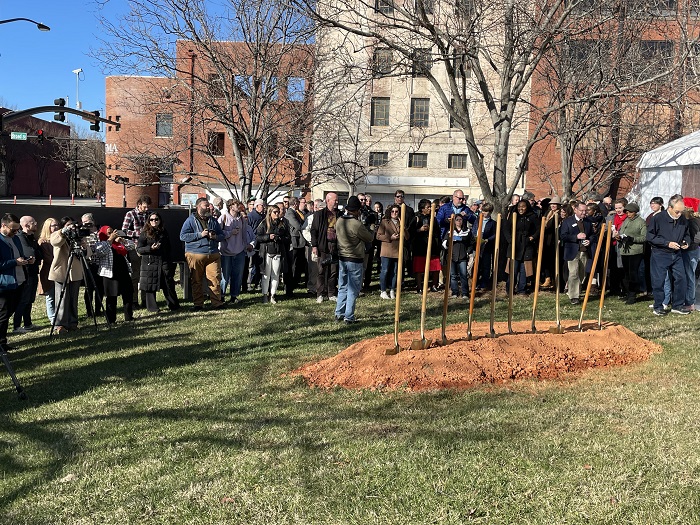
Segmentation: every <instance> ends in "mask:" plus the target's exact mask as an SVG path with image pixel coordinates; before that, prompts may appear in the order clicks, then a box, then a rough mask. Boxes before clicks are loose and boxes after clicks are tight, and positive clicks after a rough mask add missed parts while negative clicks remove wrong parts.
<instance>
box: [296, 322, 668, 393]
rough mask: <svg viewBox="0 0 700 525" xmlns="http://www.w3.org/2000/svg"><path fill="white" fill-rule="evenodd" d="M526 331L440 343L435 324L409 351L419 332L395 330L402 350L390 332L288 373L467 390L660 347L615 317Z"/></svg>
mask: <svg viewBox="0 0 700 525" xmlns="http://www.w3.org/2000/svg"><path fill="white" fill-rule="evenodd" d="M538 325H539V327H540V329H539V330H538V331H537V333H534V334H533V333H529V332H528V330H529V329H530V323H529V322H515V323H513V325H512V327H513V332H514V333H512V334H510V333H508V328H507V324H506V323H496V325H495V331H496V333H497V337H495V338H492V337H489V336H488V334H489V325H488V323H479V324H476V323H474V324H473V325H472V339H471V340H468V339H467V325H466V324H455V325H451V326H448V327H447V329H446V336H447V339H448V341H447V343H448V344H446V345H440V344H439V343H440V342H441V340H442V335H441V330H440V329H437V330H431V331H429V332H426V334H425V335H426V339H427V340H428V341H430V344H429V346H428V347H427V348H426V349H424V350H411V342H412V341H414V340H420V334H419V333H418V332H411V331H408V332H403V333H401V334H399V346H400V347H401V351H400V352H399V353H398V354H396V355H385V352H386V350H387V349H393V348H394V336H393V334H387V335H382V336H379V337H376V338H374V339H368V340H364V341H360V342H357V343H355V344H353V345H351V346H349V347H348V348H346V349H345V350H343V351H342V352H340V353H339V354H337V355H336V356H334V357H330V358H328V359H324V360H322V361H319V362H316V363H310V364H307V365H305V366H303V367H301V368H299V369H297V370H295V371H294V372H292V374H299V375H301V376H303V377H304V378H305V379H306V381H307V383H308V384H309V386H315V387H320V388H333V387H343V388H355V389H407V390H415V391H420V390H438V389H466V388H470V387H474V386H476V385H479V384H483V383H506V382H509V381H513V380H517V379H555V378H561V377H563V376H565V375H568V374H574V373H578V372H581V371H583V370H589V369H593V368H609V367H614V366H621V365H627V364H630V363H635V362H639V361H644V360H646V359H648V358H649V356H650V355H651V354H653V353H656V352H661V347H660V346H659V345H657V344H655V343H652V342H650V341H647V340H646V339H642V338H641V337H639V336H638V335H636V334H634V333H633V332H631V331H629V330H628V329H626V328H625V327H624V326H621V325H618V324H614V323H604V324H603V329H602V330H598V325H597V323H588V324H584V326H583V329H584V330H583V331H582V332H579V331H578V323H577V322H576V321H563V322H562V324H561V326H562V328H563V329H564V333H551V332H550V331H549V330H548V328H549V327H550V326H552V325H554V323H553V322H550V323H545V322H542V321H540V322H539V323H538Z"/></svg>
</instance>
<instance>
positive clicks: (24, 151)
mask: <svg viewBox="0 0 700 525" xmlns="http://www.w3.org/2000/svg"><path fill="white" fill-rule="evenodd" d="M8 111H10V110H8V109H5V108H0V112H1V113H6V112H8ZM37 130H42V131H43V134H44V137H45V138H44V140H43V141H40V140H39V139H37V138H35V137H36V135H37ZM4 131H5V132H7V133H8V135H3V136H0V161H1V162H2V166H1V167H0V195H2V196H4V197H12V196H15V195H17V196H47V197H48V195H52V196H54V197H68V196H70V171H69V170H68V168H67V167H66V164H65V163H64V162H63V161H62V160H61V159H60V154H59V144H58V143H57V140H66V141H67V140H68V139H69V138H70V127H69V126H66V125H64V124H60V123H58V122H54V121H46V120H42V119H38V118H36V117H25V118H23V119H20V120H16V121H13V122H11V123H10V124H8V125H7V126H5V129H4ZM11 131H19V132H24V133H27V135H28V136H29V138H28V139H27V140H11V138H10V137H9V132H11ZM64 146H65V143H64Z"/></svg>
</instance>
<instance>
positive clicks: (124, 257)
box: [92, 226, 134, 325]
mask: <svg viewBox="0 0 700 525" xmlns="http://www.w3.org/2000/svg"><path fill="white" fill-rule="evenodd" d="M125 237H126V234H125V233H124V232H123V231H120V230H115V229H113V228H112V227H111V226H102V227H101V228H100V229H99V231H98V232H97V238H98V242H97V243H96V244H95V253H94V255H93V258H92V260H93V262H94V263H95V264H97V268H98V270H97V274H98V275H99V276H100V277H102V288H103V290H104V293H105V298H106V299H105V302H106V304H105V316H106V318H107V324H108V325H113V324H114V323H116V322H117V297H119V296H121V298H122V304H123V306H124V320H125V321H131V320H133V318H134V290H133V286H132V284H131V267H130V266H129V251H133V249H134V245H133V243H132V242H131V241H130V240H129V239H126V238H125Z"/></svg>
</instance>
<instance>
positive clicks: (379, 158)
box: [369, 151, 389, 168]
mask: <svg viewBox="0 0 700 525" xmlns="http://www.w3.org/2000/svg"><path fill="white" fill-rule="evenodd" d="M388 163H389V153H388V152H387V151H370V153H369V165H370V166H372V167H375V168H379V167H381V166H386V165H387V164H388Z"/></svg>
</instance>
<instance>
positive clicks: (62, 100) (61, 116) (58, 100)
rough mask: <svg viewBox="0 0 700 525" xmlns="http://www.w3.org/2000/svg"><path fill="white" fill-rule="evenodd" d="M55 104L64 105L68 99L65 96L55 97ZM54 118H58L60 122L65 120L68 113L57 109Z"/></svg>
mask: <svg viewBox="0 0 700 525" xmlns="http://www.w3.org/2000/svg"><path fill="white" fill-rule="evenodd" d="M53 105H54V106H61V107H63V106H65V105H66V99H65V98H55V99H54V101H53ZM53 119H54V120H58V121H59V122H65V120H66V114H65V113H64V112H63V111H57V112H56V113H54V114H53Z"/></svg>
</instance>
